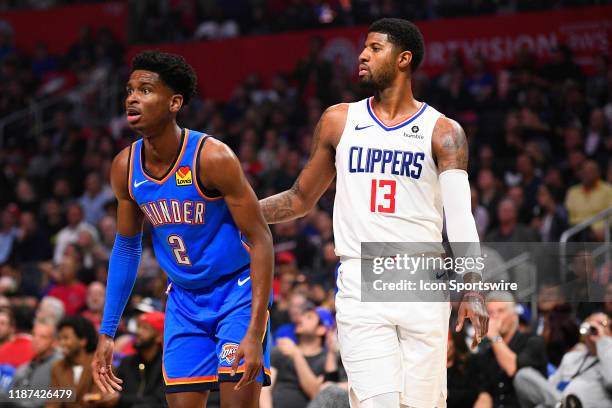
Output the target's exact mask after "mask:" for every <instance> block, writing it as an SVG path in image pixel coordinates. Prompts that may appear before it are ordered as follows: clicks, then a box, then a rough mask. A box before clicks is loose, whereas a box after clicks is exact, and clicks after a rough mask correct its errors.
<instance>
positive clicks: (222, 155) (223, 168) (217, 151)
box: [198, 137, 242, 192]
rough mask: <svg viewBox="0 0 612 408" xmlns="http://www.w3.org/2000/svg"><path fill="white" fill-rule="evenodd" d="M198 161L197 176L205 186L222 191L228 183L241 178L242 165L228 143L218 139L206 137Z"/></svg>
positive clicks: (235, 181)
mask: <svg viewBox="0 0 612 408" xmlns="http://www.w3.org/2000/svg"><path fill="white" fill-rule="evenodd" d="M198 161H199V164H200V169H199V172H198V177H199V179H200V182H201V183H202V184H204V186H205V187H206V188H210V189H217V190H219V191H221V192H224V191H225V190H226V188H227V186H228V185H230V184H233V183H237V182H239V181H240V180H241V179H242V167H241V166H240V161H239V160H238V157H236V154H234V152H233V151H232V149H230V147H229V146H228V145H226V144H225V143H223V142H222V141H220V140H218V139H215V138H213V137H209V138H208V139H206V141H205V142H204V146H203V147H202V151H201V153H200V157H198Z"/></svg>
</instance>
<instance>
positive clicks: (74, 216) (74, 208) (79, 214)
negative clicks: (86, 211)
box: [66, 205, 83, 227]
mask: <svg viewBox="0 0 612 408" xmlns="http://www.w3.org/2000/svg"><path fill="white" fill-rule="evenodd" d="M66 218H67V219H68V224H69V225H71V226H73V227H74V226H76V225H79V223H80V222H81V221H82V220H83V210H81V207H80V206H78V205H71V206H70V207H68V214H67V216H66Z"/></svg>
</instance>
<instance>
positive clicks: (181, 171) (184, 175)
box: [175, 166, 193, 186]
mask: <svg viewBox="0 0 612 408" xmlns="http://www.w3.org/2000/svg"><path fill="white" fill-rule="evenodd" d="M175 176H176V185H177V186H190V185H192V184H193V177H191V169H190V168H189V166H182V167H179V168H178V170H177V171H176V173H175Z"/></svg>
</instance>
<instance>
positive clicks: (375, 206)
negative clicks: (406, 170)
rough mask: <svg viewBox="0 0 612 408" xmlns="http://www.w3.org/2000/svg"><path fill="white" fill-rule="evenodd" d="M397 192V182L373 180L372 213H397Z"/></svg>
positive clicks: (371, 193) (371, 194)
mask: <svg viewBox="0 0 612 408" xmlns="http://www.w3.org/2000/svg"><path fill="white" fill-rule="evenodd" d="M395 191H396V183H395V180H377V179H372V190H371V192H370V211H371V212H380V213H387V214H393V213H395Z"/></svg>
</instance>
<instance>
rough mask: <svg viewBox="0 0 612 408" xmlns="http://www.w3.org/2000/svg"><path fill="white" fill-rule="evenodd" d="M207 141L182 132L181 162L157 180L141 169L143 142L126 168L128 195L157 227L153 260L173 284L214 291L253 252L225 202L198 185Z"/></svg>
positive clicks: (137, 144)
mask: <svg viewBox="0 0 612 408" xmlns="http://www.w3.org/2000/svg"><path fill="white" fill-rule="evenodd" d="M207 137H208V136H206V135H204V134H202V133H200V132H195V131H193V130H189V129H184V130H183V134H182V137H181V145H180V148H179V153H178V156H177V158H176V159H175V161H174V164H173V165H172V166H171V167H170V169H169V170H168V172H167V173H166V174H165V175H164V176H163V177H161V178H159V179H158V178H155V177H153V176H151V175H149V174H147V172H146V170H145V168H144V166H143V162H144V161H145V156H144V146H143V141H142V139H140V140H137V141H136V142H134V143H133V144H132V147H131V151H130V159H129V160H130V161H129V164H128V168H129V175H128V183H129V192H130V195H131V197H132V199H133V200H134V201H135V202H136V203H137V204H138V206H139V207H140V209H141V210H142V212H143V213H144V215H145V217H146V218H147V220H148V221H149V222H150V223H151V225H152V226H153V228H152V234H153V249H154V251H155V256H156V257H157V260H158V262H159V264H160V266H161V267H162V269H163V270H164V271H166V273H167V274H168V276H169V278H170V280H171V281H172V282H173V283H174V284H178V285H179V286H181V287H184V288H186V289H204V288H210V287H213V286H214V285H216V284H217V283H218V282H220V281H221V280H226V279H227V278H228V277H229V276H230V275H235V274H238V273H240V271H242V269H244V268H245V267H247V266H248V265H249V263H250V254H249V247H248V245H247V244H246V243H245V242H244V240H243V237H242V235H241V233H240V230H239V229H238V227H237V226H236V224H235V223H234V220H233V218H232V216H231V214H230V212H229V209H228V207H227V204H226V203H225V200H224V199H223V197H221V196H216V197H212V196H211V193H210V192H208V191H206V190H205V189H204V187H203V186H202V185H200V184H199V182H198V177H197V174H198V171H199V163H198V158H199V156H200V152H201V150H202V146H203V145H204V143H205V140H206V138H207ZM202 154H203V153H202ZM206 193H208V195H206Z"/></svg>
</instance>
